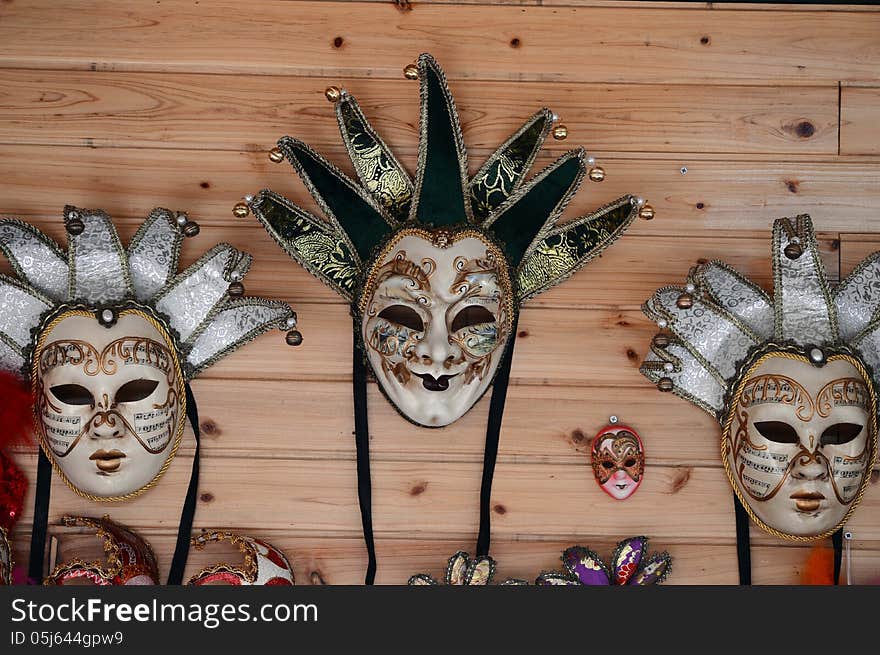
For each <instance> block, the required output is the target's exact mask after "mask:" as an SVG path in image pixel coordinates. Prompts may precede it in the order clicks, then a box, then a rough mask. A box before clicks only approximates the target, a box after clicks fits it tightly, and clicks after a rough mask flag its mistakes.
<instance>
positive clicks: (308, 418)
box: [31, 380, 720, 477]
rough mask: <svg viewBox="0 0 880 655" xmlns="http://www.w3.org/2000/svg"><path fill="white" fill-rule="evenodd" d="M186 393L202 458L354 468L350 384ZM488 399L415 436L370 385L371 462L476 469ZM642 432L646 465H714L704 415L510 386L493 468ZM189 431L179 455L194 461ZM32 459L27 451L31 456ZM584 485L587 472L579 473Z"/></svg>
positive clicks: (243, 386)
mask: <svg viewBox="0 0 880 655" xmlns="http://www.w3.org/2000/svg"><path fill="white" fill-rule="evenodd" d="M193 391H194V393H195V395H196V399H197V401H198V406H199V417H200V419H201V432H202V451H203V452H204V454H205V457H211V458H214V457H226V458H235V459H237V460H238V461H240V462H246V461H247V460H250V459H253V458H257V459H259V458H276V459H312V460H316V459H345V460H354V458H355V447H354V439H353V433H354V418H353V414H352V410H351V405H352V400H351V386H350V385H349V384H348V383H345V382H341V383H329V382H313V383H310V384H308V385H304V384H300V383H296V382H283V381H274V380H260V381H245V380H243V381H240V382H239V383H238V384H235V385H231V384H229V382H228V381H225V380H197V381H195V382H194V383H193ZM488 410H489V398H488V396H487V397H485V398H483V399H482V400H481V401H480V402H479V404H478V405H477V406H476V407H475V408H474V409H473V410H472V411H471V412H469V413H468V414H467V415H466V416H465V417H463V418H462V419H460V420H459V421H457V422H456V423H455V425H454V426H450V427H446V428H438V429H436V430H430V431H428V430H420V429H419V428H417V427H415V426H413V424H411V423H410V422H408V421H407V420H406V419H404V418H402V417H401V416H400V415H399V414H398V413H397V411H395V409H394V408H393V407H392V405H391V404H390V403H389V402H388V401H386V400H385V397H384V396H382V395H381V393H380V391H379V389H378V387H377V385H375V384H370V386H369V412H370V433H371V443H370V457H371V458H372V460H373V461H376V462H380V461H421V462H435V463H436V462H473V463H480V462H482V461H483V444H484V441H485V433H486V420H487V416H488ZM612 413H613V414H616V415H619V417H620V419H621V420H622V421H629V422H630V424H631V425H632V426H633V427H634V428H636V429H638V430H640V431H641V433H642V436H643V438H644V440H645V445H646V448H647V454H648V462H649V465H650V466H653V465H654V464H658V465H660V464H664V465H687V466H697V465H699V466H720V459H719V441H718V435H719V434H720V429H719V427H718V424H717V422H715V421H714V420H713V419H712V418H711V417H710V416H709V415H708V414H706V413H705V412H703V411H702V410H700V409H698V408H696V407H692V406H691V405H688V404H687V403H684V402H683V401H680V400H677V399H676V400H672V399H670V398H669V397H668V396H666V395H664V394H661V393H651V392H650V391H648V392H645V391H644V390H642V389H617V390H614V391H613V392H610V391H607V390H605V389H592V388H587V389H583V388H577V387H536V386H525V385H524V386H513V387H511V388H510V390H509V392H508V402H507V408H506V410H505V415H504V423H503V428H502V435H503V436H502V439H501V445H500V450H499V454H498V461H501V462H509V463H547V464H549V463H558V464H569V465H571V464H575V465H582V466H584V467H586V468H587V470H589V451H590V444H591V442H592V438H593V435H595V433H596V432H597V431H598V430H600V429H601V428H602V427H603V426H605V425H606V424H607V422H608V416H609V415H610V414H612ZM193 445H194V440H193V437H192V433H191V431H190V430H189V427H188V426H187V431H186V435H185V437H184V442H183V446H182V447H181V450H180V452H181V453H182V454H189V455H191V454H192V451H193ZM31 450H33V447H31ZM586 475H587V476H588V477H589V475H591V473H589V472H588V473H587V474H586Z"/></svg>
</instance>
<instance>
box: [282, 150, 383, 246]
mask: <svg viewBox="0 0 880 655" xmlns="http://www.w3.org/2000/svg"><path fill="white" fill-rule="evenodd" d="M283 145H286V146H287V147H286V150H287V154H288V155H290V156H293V157H295V158H296V160H297V161H298V162H299V164H300V166H301V167H302V170H303V172H304V173H305V174H306V176H308V179H309V180H310V181H311V183H312V186H314V188H315V189H316V190H317V193H318V195H320V196H321V199H322V200H323V201H324V202H325V203H326V204H327V206H328V207H329V208H330V211H331V212H332V213H333V215H334V216H335V217H336V220H337V221H339V224H340V225H341V226H342V228H343V229H344V230H345V232H346V234H348V237H349V239H351V242H352V244H354V247H355V249H356V250H357V253H358V255H360V258H361V260H363V261H366V260H368V259H369V258H370V254H371V253H372V251H373V248H375V246H376V245H377V244H378V243H379V242H380V241H381V240H382V239H383V238H384V237H385V235H387V234H388V233H389V232H390V231H391V229H390V228H389V226H388V223H386V222H385V219H384V218H382V215H381V214H379V212H377V211H376V210H375V209H374V208H373V207H371V206H370V204H369V203H367V202H366V201H365V200H364V199H363V198H362V197H361V196H360V195H358V193H357V192H355V190H354V189H352V188H351V186H349V185H348V184H346V182H345V181H344V180H343V179H341V178H340V177H339V175H338V174H337V173H336V172H335V171H334V170H333V169H332V168H331V167H330V166H329V165H328V164H327V163H326V162H325V161H323V160H321V159H320V158H318V157H316V156H315V155H314V154H312V153H311V152H310V151H309V150H307V149H306V148H305V147H304V146H303V145H302V144H300V143H298V142H295V141H291V142H288V143H286V144H283Z"/></svg>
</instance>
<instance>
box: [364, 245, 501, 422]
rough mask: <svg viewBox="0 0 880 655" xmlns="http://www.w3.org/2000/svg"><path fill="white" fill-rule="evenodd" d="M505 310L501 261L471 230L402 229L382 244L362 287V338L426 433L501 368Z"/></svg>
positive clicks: (470, 400)
mask: <svg viewBox="0 0 880 655" xmlns="http://www.w3.org/2000/svg"><path fill="white" fill-rule="evenodd" d="M511 303H512V295H511V292H510V278H509V274H508V271H507V264H506V261H505V259H504V257H503V255H502V254H501V253H500V252H499V251H498V250H497V248H496V247H495V246H494V245H492V244H491V243H490V242H489V241H488V240H486V239H485V238H483V237H482V236H481V235H480V234H479V233H478V232H476V231H466V232H463V233H457V234H456V235H455V237H454V240H453V237H451V236H450V235H449V233H447V232H443V231H438V232H434V233H430V232H427V231H425V230H421V229H411V230H404V231H403V232H401V233H400V234H399V235H398V237H397V238H395V239H394V240H393V241H392V242H391V243H390V244H389V245H388V246H386V248H385V250H384V254H383V256H380V257H378V258H377V263H376V265H375V266H374V268H373V270H372V271H371V273H370V275H369V276H368V283H367V286H366V288H365V290H364V294H363V301H362V307H361V311H362V337H363V341H364V344H365V345H366V351H367V357H368V359H369V361H370V364H371V365H372V367H373V371H374V372H375V374H376V377H377V379H378V381H379V384H380V385H381V387H382V389H383V390H384V392H385V394H386V395H387V396H388V398H389V399H390V400H391V401H392V402H393V403H394V405H395V406H396V407H397V408H398V410H399V411H400V412H401V413H402V414H403V415H404V416H406V417H407V418H408V419H410V420H411V421H414V422H415V423H418V424H420V425H424V426H428V427H439V426H443V425H448V424H450V423H452V422H453V421H455V420H456V419H458V418H459V417H461V416H462V415H463V414H465V413H466V412H467V411H468V410H469V409H470V408H471V407H472V406H473V405H474V403H476V402H477V400H479V399H480V397H481V396H482V395H483V393H484V392H485V391H486V389H487V388H488V387H489V384H490V383H491V382H492V378H493V376H494V374H495V371H496V369H497V368H498V364H499V362H500V361H501V358H502V355H503V353H504V348H505V345H506V344H507V341H508V339H509V337H510V330H511V322H512V308H511Z"/></svg>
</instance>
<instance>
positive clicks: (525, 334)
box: [516, 330, 529, 339]
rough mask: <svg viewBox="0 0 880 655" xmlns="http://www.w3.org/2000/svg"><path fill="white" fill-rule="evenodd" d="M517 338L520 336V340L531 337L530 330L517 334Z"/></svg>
mask: <svg viewBox="0 0 880 655" xmlns="http://www.w3.org/2000/svg"><path fill="white" fill-rule="evenodd" d="M516 336H518V337H519V338H520V339H525V338H526V337H527V336H529V331H528V330H520V331H519V332H517V333H516Z"/></svg>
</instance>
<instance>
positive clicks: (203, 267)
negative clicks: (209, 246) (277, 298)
mask: <svg viewBox="0 0 880 655" xmlns="http://www.w3.org/2000/svg"><path fill="white" fill-rule="evenodd" d="M240 258H241V254H240V253H239V252H238V251H237V250H236V249H235V248H233V247H232V246H220V247H218V248H215V249H214V251H213V252H212V253H211V254H209V256H208V257H206V258H204V259H202V260H201V261H200V262H198V263H197V264H195V265H194V266H193V267H191V269H188V270H187V271H186V272H184V273H182V274H181V276H180V277H179V279H177V280H175V282H174V284H173V286H172V287H171V289H170V291H168V292H166V293H165V294H164V295H163V296H162V298H161V299H160V300H159V302H158V303H156V307H158V309H159V311H161V312H162V313H163V314H165V315H166V316H168V317H170V319H171V327H173V328H174V329H175V330H177V333H178V335H179V336H180V340H181V341H183V342H186V341H187V340H188V339H189V338H190V337H191V336H192V334H193V332H195V330H196V328H197V327H199V325H201V324H202V321H204V320H205V319H206V318H207V317H208V314H209V313H210V312H211V310H212V309H213V308H214V305H216V304H217V303H218V302H220V301H221V300H223V299H224V298H225V297H226V291H227V290H228V289H229V284H230V282H231V277H230V275H231V274H232V273H233V272H234V271H238V272H239V273H241V274H242V276H243V274H244V271H246V270H247V264H248V263H249V262H250V259H249V257H245V258H241V259H245V260H246V262H245V263H244V266H243V267H242V266H241V265H240V264H239V262H237V260H238V259H240Z"/></svg>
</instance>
